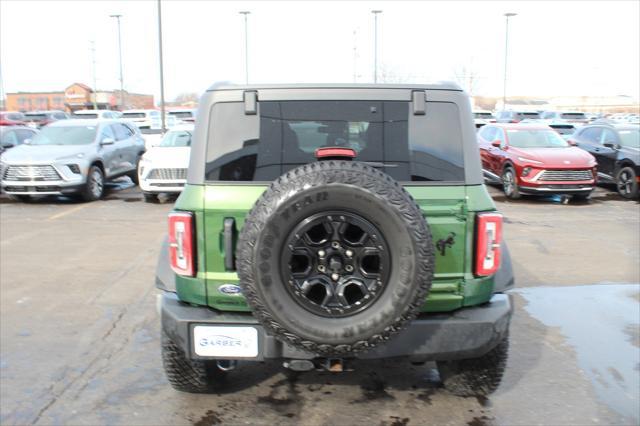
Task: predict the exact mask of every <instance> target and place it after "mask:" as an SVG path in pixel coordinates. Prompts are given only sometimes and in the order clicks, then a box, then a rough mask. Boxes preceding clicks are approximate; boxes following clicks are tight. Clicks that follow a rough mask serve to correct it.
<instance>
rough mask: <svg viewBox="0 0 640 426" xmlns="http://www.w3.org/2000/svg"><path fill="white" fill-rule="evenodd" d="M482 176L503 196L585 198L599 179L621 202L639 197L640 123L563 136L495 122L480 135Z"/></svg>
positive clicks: (536, 126)
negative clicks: (611, 186)
mask: <svg viewBox="0 0 640 426" xmlns="http://www.w3.org/2000/svg"><path fill="white" fill-rule="evenodd" d="M478 144H479V148H480V153H481V161H482V167H483V172H484V174H485V178H486V179H487V181H488V182H491V183H497V184H501V185H502V187H503V190H504V193H505V195H506V196H507V197H509V198H512V199H516V198H520V196H521V195H522V194H538V195H540V194H560V195H571V196H573V197H574V198H576V199H587V198H588V197H589V196H590V194H591V192H592V191H593V189H594V188H595V185H596V183H597V182H598V179H600V181H601V182H602V183H614V184H615V185H616V187H617V190H618V193H619V194H620V195H621V196H623V197H625V198H634V197H637V196H638V185H639V181H640V125H636V124H608V123H596V124H591V125H586V126H583V127H580V128H579V129H578V130H577V131H576V132H575V133H574V134H571V135H569V136H568V138H566V140H565V138H563V137H561V136H560V135H559V134H558V131H557V130H556V129H553V128H552V127H550V126H548V125H545V124H544V123H543V122H539V121H535V120H534V121H527V122H520V123H507V124H505V123H496V124H489V125H485V126H483V127H482V128H480V129H479V131H478Z"/></svg>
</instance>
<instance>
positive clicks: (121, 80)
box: [109, 15, 124, 110]
mask: <svg viewBox="0 0 640 426" xmlns="http://www.w3.org/2000/svg"><path fill="white" fill-rule="evenodd" d="M109 17H110V18H116V19H117V20H118V56H119V57H120V110H123V109H124V79H123V77H122V35H121V33H120V18H122V15H109Z"/></svg>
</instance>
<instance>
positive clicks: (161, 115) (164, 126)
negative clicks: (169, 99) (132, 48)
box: [158, 0, 167, 134]
mask: <svg viewBox="0 0 640 426" xmlns="http://www.w3.org/2000/svg"><path fill="white" fill-rule="evenodd" d="M158 47H159V49H160V54H159V55H158V56H159V57H160V120H161V123H162V124H161V127H162V129H161V132H162V133H163V134H164V132H165V131H166V130H167V128H166V122H165V116H164V69H163V63H162V3H161V1H160V0H158Z"/></svg>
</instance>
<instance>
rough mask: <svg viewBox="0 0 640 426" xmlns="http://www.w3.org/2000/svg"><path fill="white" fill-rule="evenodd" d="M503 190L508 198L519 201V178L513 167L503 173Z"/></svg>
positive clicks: (507, 168)
mask: <svg viewBox="0 0 640 426" xmlns="http://www.w3.org/2000/svg"><path fill="white" fill-rule="evenodd" d="M502 190H503V191H504V195H506V196H507V198H511V199H512V200H517V199H518V198H520V197H521V195H520V189H518V177H517V176H516V171H515V170H514V169H513V167H511V166H509V167H506V168H505V169H504V171H503V172H502Z"/></svg>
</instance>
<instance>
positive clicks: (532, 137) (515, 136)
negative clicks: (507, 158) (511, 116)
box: [507, 129, 569, 148]
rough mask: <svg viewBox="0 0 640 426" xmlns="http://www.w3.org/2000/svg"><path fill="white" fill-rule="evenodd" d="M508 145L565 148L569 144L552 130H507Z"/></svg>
mask: <svg viewBox="0 0 640 426" xmlns="http://www.w3.org/2000/svg"><path fill="white" fill-rule="evenodd" d="M507 135H508V136H509V145H511V146H514V147H516V148H565V147H567V146H569V144H568V143H567V142H566V141H565V140H564V139H562V138H561V137H560V136H559V135H558V133H556V132H555V131H553V130H535V129H518V130H515V129H513V130H507Z"/></svg>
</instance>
